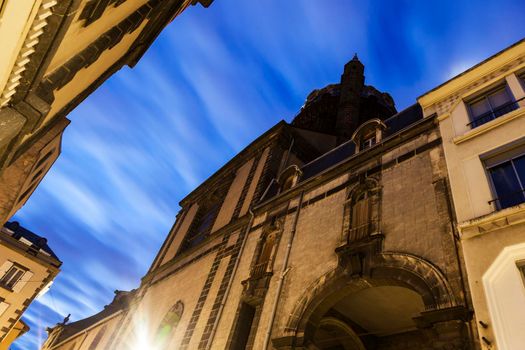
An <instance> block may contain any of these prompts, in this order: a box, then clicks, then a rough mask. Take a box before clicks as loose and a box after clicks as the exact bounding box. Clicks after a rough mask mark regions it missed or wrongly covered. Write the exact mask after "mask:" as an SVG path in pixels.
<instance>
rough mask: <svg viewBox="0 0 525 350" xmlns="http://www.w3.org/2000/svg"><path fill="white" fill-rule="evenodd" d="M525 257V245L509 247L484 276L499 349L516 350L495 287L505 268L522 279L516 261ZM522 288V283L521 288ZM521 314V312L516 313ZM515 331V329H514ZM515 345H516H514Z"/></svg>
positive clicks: (484, 285)
mask: <svg viewBox="0 0 525 350" xmlns="http://www.w3.org/2000/svg"><path fill="white" fill-rule="evenodd" d="M524 257H525V243H520V244H516V245H513V246H507V247H505V248H504V249H503V251H502V252H501V253H500V254H499V255H498V257H497V258H496V259H495V260H494V262H493V263H492V265H490V267H489V268H488V269H487V271H486V272H485V274H483V278H482V280H483V288H484V290H485V295H486V298H487V306H488V310H489V313H490V317H491V319H492V326H493V329H494V330H493V331H494V335H495V336H496V341H497V345H498V348H499V349H514V348H515V347H513V346H512V345H511V344H509V342H511V343H513V342H512V338H513V335H514V337H515V333H513V334H512V333H511V332H512V330H511V329H510V327H509V325H508V322H509V320H508V319H507V317H505V313H504V311H505V310H504V309H503V308H502V307H501V303H502V301H504V300H503V299H502V298H501V295H497V293H496V291H495V290H494V287H495V286H496V285H498V283H500V282H501V280H500V281H499V282H498V279H500V278H501V276H502V273H503V271H504V270H505V268H508V267H509V266H510V267H511V268H514V269H515V270H516V273H515V274H516V279H521V278H520V276H519V270H518V269H517V268H516V265H515V264H516V261H518V260H521V259H523V258H524ZM521 287H522V285H521V281H520V288H521ZM519 305H520V302H519V301H518V300H516V306H517V307H518V308H519ZM516 312H520V311H518V310H517V311H516ZM514 329H515V327H514ZM513 345H515V344H513Z"/></svg>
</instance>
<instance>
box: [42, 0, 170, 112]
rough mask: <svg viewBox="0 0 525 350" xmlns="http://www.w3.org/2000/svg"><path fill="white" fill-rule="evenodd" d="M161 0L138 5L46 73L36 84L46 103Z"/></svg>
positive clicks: (141, 19) (135, 25)
mask: <svg viewBox="0 0 525 350" xmlns="http://www.w3.org/2000/svg"><path fill="white" fill-rule="evenodd" d="M159 3H161V0H150V1H148V2H147V3H146V4H144V5H142V6H141V7H139V8H138V9H137V10H136V11H135V12H133V13H132V14H131V15H130V16H128V17H127V18H126V19H124V20H122V21H121V22H120V23H119V24H117V25H116V26H114V27H113V28H111V29H109V30H108V31H106V32H105V33H104V34H102V35H101V36H100V37H99V38H98V39H97V40H95V41H94V42H93V43H91V44H90V45H89V46H88V47H86V48H85V49H84V50H82V51H81V52H80V53H78V54H77V55H75V56H73V57H72V58H71V59H69V60H68V61H67V62H66V63H65V64H63V65H62V66H60V67H59V68H57V69H55V70H54V71H53V72H52V73H51V74H49V75H47V76H46V77H45V78H44V79H43V80H42V82H41V83H40V84H39V86H38V88H37V89H38V94H39V95H40V96H41V97H42V98H43V99H44V100H45V101H46V102H48V103H51V102H52V101H53V99H54V97H53V91H55V90H59V89H60V88H62V87H64V86H65V85H66V84H68V83H69V82H70V81H71V80H72V79H73V78H74V77H75V75H76V74H77V73H78V72H79V71H80V70H81V69H83V68H86V67H88V66H90V65H91V64H93V63H94V62H96V61H97V59H98V58H99V57H100V55H101V54H102V53H103V52H104V51H106V50H109V49H111V48H112V47H114V46H115V45H117V44H118V43H119V42H120V41H121V40H122V38H123V37H124V35H126V34H130V33H132V32H134V31H135V30H136V29H137V28H138V27H139V26H140V25H141V24H142V22H143V21H144V20H145V19H149V18H150V16H151V15H152V13H153V11H152V10H153V9H154V8H155V7H156V6H157V5H158V4H159Z"/></svg>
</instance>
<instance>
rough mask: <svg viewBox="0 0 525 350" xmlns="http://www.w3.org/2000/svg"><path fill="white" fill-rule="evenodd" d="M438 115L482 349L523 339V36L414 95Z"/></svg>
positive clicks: (514, 346)
mask: <svg viewBox="0 0 525 350" xmlns="http://www.w3.org/2000/svg"><path fill="white" fill-rule="evenodd" d="M418 102H419V104H420V105H421V106H422V107H423V110H424V115H425V116H430V115H433V114H437V116H438V121H439V128H440V132H441V135H442V140H443V148H444V153H445V159H446V162H447V168H448V172H449V180H450V186H451V192H452V196H453V205H454V210H455V214H456V217H457V223H458V233H459V235H460V238H461V242H462V252H463V254H464V259H465V265H466V272H467V276H468V280H469V286H470V290H471V295H472V301H473V306H474V310H475V317H476V321H477V322H476V323H477V326H478V333H479V338H480V344H481V347H482V348H483V349H523V344H525V332H523V330H524V329H525V39H523V40H521V41H519V42H517V43H515V44H513V45H512V46H510V47H508V48H506V49H504V50H503V51H501V52H499V53H497V54H495V55H493V56H492V57H490V58H488V59H486V60H485V61H483V62H481V63H479V64H477V65H476V66H474V67H472V68H470V69H469V70H467V71H465V72H463V73H462V74H460V75H458V76H456V77H454V78H452V79H450V80H449V81H447V82H445V83H444V84H442V85H440V86H438V87H436V88H435V89H433V90H431V91H429V92H428V93H426V94H425V95H423V96H421V97H420V98H419V99H418Z"/></svg>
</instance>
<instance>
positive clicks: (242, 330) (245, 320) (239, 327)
mask: <svg viewBox="0 0 525 350" xmlns="http://www.w3.org/2000/svg"><path fill="white" fill-rule="evenodd" d="M254 318H255V308H254V307H253V306H251V305H249V304H247V303H244V302H243V303H242V304H241V308H240V310H239V317H238V319H237V323H236V325H235V331H234V333H233V337H232V343H231V346H230V350H245V349H246V348H247V346H248V341H249V339H250V333H251V330H252V324H253V320H254Z"/></svg>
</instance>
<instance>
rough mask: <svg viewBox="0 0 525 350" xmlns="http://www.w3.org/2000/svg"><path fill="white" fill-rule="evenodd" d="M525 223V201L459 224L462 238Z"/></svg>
mask: <svg viewBox="0 0 525 350" xmlns="http://www.w3.org/2000/svg"><path fill="white" fill-rule="evenodd" d="M521 223H525V203H521V204H518V205H516V206H513V207H509V208H505V209H501V210H498V211H495V212H492V213H490V214H487V215H483V216H480V217H478V218H475V219H472V220H468V221H465V222H462V223H460V224H459V225H458V229H459V233H460V236H461V239H462V240H466V239H469V238H472V237H476V236H480V235H482V234H485V233H488V232H492V231H496V230H499V229H502V228H506V227H509V226H513V225H517V224H521Z"/></svg>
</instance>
